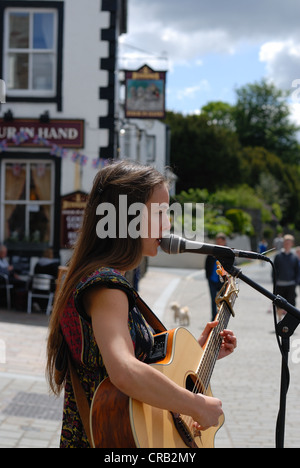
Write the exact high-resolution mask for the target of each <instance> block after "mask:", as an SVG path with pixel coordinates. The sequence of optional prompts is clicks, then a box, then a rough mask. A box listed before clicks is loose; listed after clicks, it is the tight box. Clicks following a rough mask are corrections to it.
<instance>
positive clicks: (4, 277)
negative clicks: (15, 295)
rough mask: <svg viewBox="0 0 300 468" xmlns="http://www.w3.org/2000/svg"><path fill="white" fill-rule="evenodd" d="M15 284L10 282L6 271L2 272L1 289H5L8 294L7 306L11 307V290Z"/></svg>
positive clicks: (0, 276) (0, 278) (0, 275)
mask: <svg viewBox="0 0 300 468" xmlns="http://www.w3.org/2000/svg"><path fill="white" fill-rule="evenodd" d="M12 288H13V285H12V284H9V278H8V276H7V275H5V274H4V273H0V290H4V291H5V294H6V305H7V308H8V309H9V310H10V309H11V295H10V291H11V290H12Z"/></svg>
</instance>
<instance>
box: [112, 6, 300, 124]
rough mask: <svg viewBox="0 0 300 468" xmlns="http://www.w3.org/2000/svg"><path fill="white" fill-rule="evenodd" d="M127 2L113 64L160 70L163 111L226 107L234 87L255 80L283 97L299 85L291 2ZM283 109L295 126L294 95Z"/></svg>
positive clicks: (299, 55) (298, 32)
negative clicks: (163, 80) (287, 108)
mask: <svg viewBox="0 0 300 468" xmlns="http://www.w3.org/2000/svg"><path fill="white" fill-rule="evenodd" d="M128 2H129V12H128V33H127V34H125V35H123V36H122V37H121V39H120V64H121V66H122V68H129V69H134V68H139V67H140V66H142V65H144V64H145V63H147V64H148V65H149V66H151V67H152V68H154V69H156V70H160V69H162V70H167V71H168V73H167V109H168V110H173V111H175V112H182V113H194V112H199V110H200V109H201V107H202V106H203V105H205V104H207V103H208V102H209V101H217V100H222V101H225V102H228V103H231V104H233V103H234V102H235V99H236V96H235V88H236V87H240V86H243V85H245V84H248V83H253V82H255V81H260V80H261V79H262V78H265V79H267V80H269V81H272V82H273V83H274V84H275V85H276V86H277V87H279V88H281V89H285V90H289V91H291V92H292V91H293V88H292V83H293V82H295V80H297V79H298V80H300V27H299V18H300V2H299V1H298V0H285V1H284V2H282V0H252V2H251V3H250V2H249V1H248V0H210V1H209V2H208V1H207V0H185V1H184V2H183V1H182V0H150V1H149V0H128ZM298 86H299V85H298ZM298 95H299V99H298ZM294 96H295V94H294ZM298 101H299V102H298ZM291 105H292V107H291V109H292V114H293V116H294V119H295V120H296V121H297V122H299V123H300V92H299V93H297V99H294V100H293V101H291Z"/></svg>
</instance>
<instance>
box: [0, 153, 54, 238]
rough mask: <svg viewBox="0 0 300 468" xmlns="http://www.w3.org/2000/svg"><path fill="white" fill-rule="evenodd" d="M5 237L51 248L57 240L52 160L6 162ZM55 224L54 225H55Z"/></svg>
mask: <svg viewBox="0 0 300 468" xmlns="http://www.w3.org/2000/svg"><path fill="white" fill-rule="evenodd" d="M2 168H3V171H2V178H3V180H2V181H1V187H2V193H1V199H2V200H3V203H2V207H1V226H2V228H1V229H2V232H1V238H2V239H4V241H5V242H6V243H8V244H10V245H12V244H14V243H17V242H23V243H24V242H25V243H30V244H34V245H36V246H37V247H38V246H40V245H41V244H45V245H51V244H52V241H53V232H52V230H53V213H54V165H53V163H52V162H48V161H43V160H41V161H39V160H37V161H23V160H21V161H20V160H16V161H3V165H2ZM51 221H52V222H51Z"/></svg>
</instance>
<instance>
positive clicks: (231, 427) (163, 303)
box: [0, 262, 300, 448]
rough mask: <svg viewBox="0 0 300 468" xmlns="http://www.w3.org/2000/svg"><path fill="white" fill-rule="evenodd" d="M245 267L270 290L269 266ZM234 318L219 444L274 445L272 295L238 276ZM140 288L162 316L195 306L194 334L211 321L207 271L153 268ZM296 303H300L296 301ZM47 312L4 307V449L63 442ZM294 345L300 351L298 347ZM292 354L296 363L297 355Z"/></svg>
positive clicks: (294, 398)
mask: <svg viewBox="0 0 300 468" xmlns="http://www.w3.org/2000/svg"><path fill="white" fill-rule="evenodd" d="M242 271H243V273H244V274H246V275H247V276H249V277H250V278H252V279H253V280H254V281H257V282H258V283H260V284H262V285H263V286H264V287H266V288H267V289H270V290H271V282H270V275H271V271H270V267H269V265H264V266H262V265H261V264H260V263H257V262H253V263H251V264H250V265H248V266H243V267H242ZM239 286H240V293H239V298H238V299H237V302H236V305H235V312H236V317H235V318H232V319H231V321H230V324H229V327H230V328H232V329H233V330H234V331H235V333H236V335H237V337H238V349H237V350H236V352H235V353H234V354H233V355H232V356H230V357H228V358H226V359H224V360H221V361H218V362H217V364H216V368H215V371H214V374H213V377H212V389H213V393H214V395H215V396H217V397H218V398H220V399H221V400H222V402H223V409H224V413H225V417H226V419H225V424H224V426H223V427H222V428H221V430H220V431H219V432H218V434H217V437H216V447H217V448H268V447H271V448H272V447H275V425H276V417H277V412H278V406H279V388H280V373H281V370H280V369H281V356H280V352H279V349H278V346H277V342H276V337H275V334H274V323H273V315H272V314H271V313H270V311H271V304H270V301H269V300H268V299H266V298H264V297H263V296H261V295H260V294H259V293H257V292H256V291H254V290H253V289H252V288H250V287H249V286H248V285H246V284H244V283H242V282H239ZM140 293H141V295H142V297H143V298H144V299H145V300H146V302H147V303H148V304H149V305H150V306H151V307H152V308H153V310H155V311H156V313H157V314H158V315H159V316H160V317H161V318H162V319H163V321H164V323H165V325H166V326H167V328H174V326H177V325H176V324H175V323H174V316H173V312H172V311H171V309H170V303H171V302H173V301H177V302H179V303H180V304H181V305H182V306H183V305H187V306H188V307H189V309H190V315H191V323H190V326H189V327H188V328H189V330H190V331H191V332H192V333H193V335H194V336H196V337H198V335H199V334H200V333H201V331H202V330H203V328H204V326H205V324H206V322H207V321H209V320H210V299H209V294H208V287H207V283H206V280H205V278H204V272H203V271H199V272H198V271H196V270H177V269H166V268H165V269H163V268H150V269H149V271H148V272H147V274H146V276H145V278H143V280H142V281H141V283H140ZM298 307H299V305H298ZM46 337H47V318H46V317H45V316H43V315H40V314H32V315H27V314H25V313H16V312H6V311H0V448H23V447H24V448H25V447H28V448H55V447H58V445H59V435H60V426H61V411H62V398H59V399H56V398H54V397H53V396H51V395H49V393H48V388H47V385H46V382H45V378H44V367H45V343H46ZM297 349H299V351H298V352H297ZM299 357H300V329H299V330H298V329H297V330H296V332H295V334H294V336H293V337H292V339H291V355H290V362H289V365H290V374H291V381H290V389H289V393H288V399H287V415H286V431H285V447H291V448H298V447H300V427H299V421H300V401H299V396H300V378H299V377H300V363H298V361H300V359H299ZM293 361H294V362H293Z"/></svg>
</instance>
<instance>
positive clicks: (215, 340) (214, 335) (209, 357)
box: [181, 291, 237, 432]
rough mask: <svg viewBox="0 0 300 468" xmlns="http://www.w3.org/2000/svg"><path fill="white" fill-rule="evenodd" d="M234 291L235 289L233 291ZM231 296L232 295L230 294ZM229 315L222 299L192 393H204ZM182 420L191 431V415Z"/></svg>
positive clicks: (227, 307)
mask: <svg viewBox="0 0 300 468" xmlns="http://www.w3.org/2000/svg"><path fill="white" fill-rule="evenodd" d="M235 292H236V291H235ZM232 296H233V295H232ZM232 296H231V299H232V306H233V304H234V302H235V299H236V297H237V294H236V295H235V296H234V297H232ZM230 316H231V310H230V308H229V306H228V304H227V303H226V301H223V302H222V303H221V306H220V310H219V312H218V314H217V317H216V320H218V321H219V323H218V325H217V326H216V327H215V328H214V329H213V330H212V331H211V335H210V337H209V339H208V341H207V346H206V348H205V350H204V353H203V355H202V359H201V362H200V364H199V367H198V370H197V379H196V380H195V383H194V388H193V390H192V392H193V393H202V394H204V395H205V394H206V393H207V390H208V387H209V383H210V379H211V375H212V372H213V369H214V365H215V363H216V360H217V357H218V355H219V352H220V348H221V345H222V341H223V340H222V337H221V336H220V333H221V331H223V330H225V328H226V327H227V325H228V322H229V319H230ZM181 418H182V420H183V422H184V423H185V424H186V426H187V427H188V429H189V430H190V431H191V432H193V423H194V421H193V418H192V417H191V416H181Z"/></svg>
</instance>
